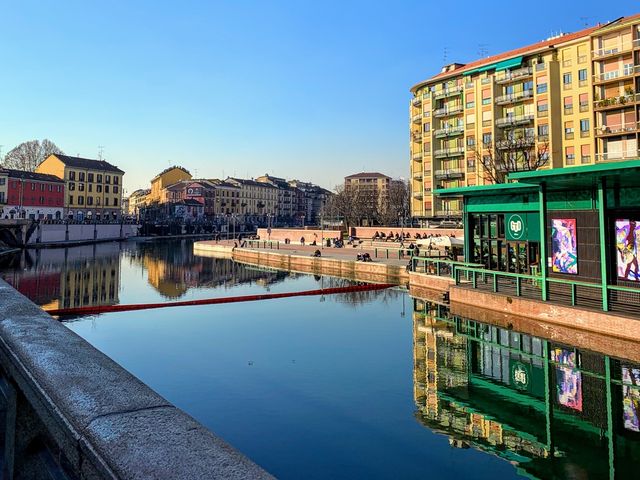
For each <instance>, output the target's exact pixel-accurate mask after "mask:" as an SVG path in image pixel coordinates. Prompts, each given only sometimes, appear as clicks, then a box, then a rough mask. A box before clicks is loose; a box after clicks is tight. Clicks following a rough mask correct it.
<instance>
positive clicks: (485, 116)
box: [482, 110, 491, 127]
mask: <svg viewBox="0 0 640 480" xmlns="http://www.w3.org/2000/svg"><path fill="white" fill-rule="evenodd" d="M482 126H483V127H490V126H491V110H487V111H486V112H482Z"/></svg>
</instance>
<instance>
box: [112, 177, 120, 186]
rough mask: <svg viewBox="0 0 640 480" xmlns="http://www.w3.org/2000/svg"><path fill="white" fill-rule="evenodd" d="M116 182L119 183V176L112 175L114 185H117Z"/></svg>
mask: <svg viewBox="0 0 640 480" xmlns="http://www.w3.org/2000/svg"><path fill="white" fill-rule="evenodd" d="M118 183H120V177H116V176H114V177H113V184H114V185H118Z"/></svg>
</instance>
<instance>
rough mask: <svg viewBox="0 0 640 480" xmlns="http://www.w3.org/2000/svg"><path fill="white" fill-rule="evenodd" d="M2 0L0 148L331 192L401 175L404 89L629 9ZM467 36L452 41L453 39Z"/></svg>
mask: <svg viewBox="0 0 640 480" xmlns="http://www.w3.org/2000/svg"><path fill="white" fill-rule="evenodd" d="M513 5H514V4H513V3H512V2H490V3H489V2H484V3H482V2H477V1H469V0H458V1H457V2H455V3H454V2H450V3H444V2H429V1H421V2H417V1H396V2H372V1H367V2H365V1H349V0H343V1H315V2H312V1H303V0H298V1H288V2H285V1H266V0H265V1H257V0H256V1H248V0H247V1H243V0H237V1H226V2H223V1H220V2H218V1H209V2H205V1H203V2H194V1H180V2H163V1H134V0H130V1H128V2H120V1H110V2H104V1H91V0H85V1H64V0H58V1H48V0H44V1H38V2H32V1H29V0H21V1H19V2H9V1H6V0H0V7H1V9H0V12H1V14H0V18H1V19H2V21H1V24H2V28H1V29H0V78H1V79H2V80H1V81H0V86H1V87H0V145H3V147H2V151H3V152H5V153H6V151H7V150H8V149H10V148H12V147H13V146H15V145H17V144H18V143H20V142H22V141H25V140H29V139H33V138H39V139H42V138H49V139H51V140H53V141H54V142H56V143H57V144H58V145H59V146H60V147H61V148H62V149H63V150H64V151H65V152H66V153H68V154H72V155H75V154H80V155H81V156H87V157H97V152H98V146H99V145H103V146H104V156H105V158H106V159H107V160H109V161H111V162H112V163H114V164H116V165H118V166H120V167H121V168H123V169H124V170H125V171H126V172H127V174H126V176H125V187H126V188H127V189H128V190H129V191H131V190H133V189H135V188H138V187H141V186H145V185H146V184H147V183H148V180H149V179H150V178H151V177H152V176H153V175H155V174H156V173H157V172H158V171H160V170H162V169H163V168H165V167H166V166H168V165H170V164H181V165H184V166H185V167H187V168H189V169H190V170H191V171H192V173H194V174H195V173H196V172H197V175H198V176H204V177H208V178H214V177H217V178H219V177H223V176H227V175H237V176H247V177H256V176H258V175H262V174H264V173H270V174H274V175H277V176H285V177H288V178H300V179H309V180H312V181H314V182H316V183H319V184H321V185H323V186H326V187H330V188H332V187H333V186H335V185H336V184H337V183H339V182H340V181H341V179H342V177H343V176H344V175H347V174H350V173H354V172H357V171H361V170H363V168H364V169H366V170H377V171H381V172H384V173H387V174H389V175H392V176H396V177H401V176H405V177H406V176H407V175H408V168H409V167H408V160H407V159H408V119H407V118H408V100H409V98H410V96H409V88H410V87H411V85H413V84H414V83H416V82H418V81H420V80H423V79H424V78H427V77H429V76H431V75H433V74H435V73H437V71H438V70H439V68H440V67H441V66H442V64H443V58H444V52H445V49H446V52H447V53H446V57H447V60H448V61H449V62H453V61H459V62H463V63H464V62H468V61H471V60H474V59H476V58H478V56H479V52H480V51H481V50H482V49H485V50H486V51H487V52H488V54H496V53H500V52H501V51H504V50H508V49H510V48H516V47H519V46H522V45H526V44H528V43H532V42H536V41H539V40H542V39H544V38H546V37H548V36H550V35H551V34H554V33H557V32H560V31H564V32H571V31H575V30H578V29H580V28H582V27H584V25H585V23H588V24H589V25H592V24H595V23H597V22H599V21H600V22H605V21H608V20H613V19H615V18H617V17H619V16H623V15H630V14H633V13H638V11H640V8H637V7H636V8H635V11H634V4H633V2H617V3H614V4H613V5H612V6H611V7H610V6H609V5H605V4H603V3H602V2H595V1H592V0H587V1H581V2H557V1H556V2H551V1H545V0H541V1H539V2H537V3H536V5H535V6H533V4H531V5H530V6H529V7H514V6H513ZM452 31H456V32H468V33H467V34H464V35H458V34H453V33H451V32H452Z"/></svg>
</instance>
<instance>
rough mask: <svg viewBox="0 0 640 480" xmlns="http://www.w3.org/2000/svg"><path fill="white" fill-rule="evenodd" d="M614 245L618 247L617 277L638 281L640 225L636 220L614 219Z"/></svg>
mask: <svg viewBox="0 0 640 480" xmlns="http://www.w3.org/2000/svg"><path fill="white" fill-rule="evenodd" d="M616 245H617V247H618V278H624V279H625V280H632V281H634V282H640V272H639V271H638V270H639V269H638V248H640V225H637V221H636V220H616Z"/></svg>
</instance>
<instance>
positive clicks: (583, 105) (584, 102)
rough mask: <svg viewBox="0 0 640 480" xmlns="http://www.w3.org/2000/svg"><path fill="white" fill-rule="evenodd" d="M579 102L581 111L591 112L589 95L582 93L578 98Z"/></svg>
mask: <svg viewBox="0 0 640 480" xmlns="http://www.w3.org/2000/svg"><path fill="white" fill-rule="evenodd" d="M578 102H579V105H580V111H581V112H586V111H588V110H589V94H587V93H581V94H580V96H579V97H578Z"/></svg>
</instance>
